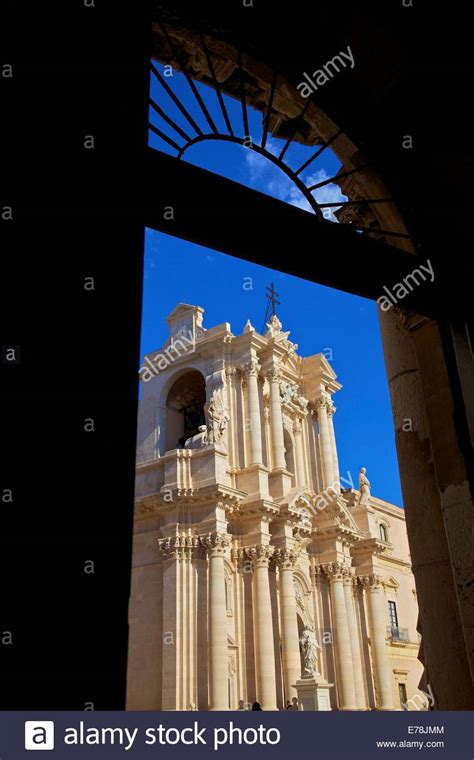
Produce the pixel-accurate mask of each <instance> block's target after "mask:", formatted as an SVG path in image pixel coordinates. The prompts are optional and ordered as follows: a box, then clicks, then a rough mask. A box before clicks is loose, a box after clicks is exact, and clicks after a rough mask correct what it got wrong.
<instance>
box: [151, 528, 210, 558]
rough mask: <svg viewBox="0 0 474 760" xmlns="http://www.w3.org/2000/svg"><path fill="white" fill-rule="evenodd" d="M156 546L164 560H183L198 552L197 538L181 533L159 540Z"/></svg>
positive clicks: (198, 543)
mask: <svg viewBox="0 0 474 760" xmlns="http://www.w3.org/2000/svg"><path fill="white" fill-rule="evenodd" d="M158 546H159V549H160V551H161V554H162V556H163V558H164V559H185V558H190V557H191V556H192V555H193V554H195V553H196V552H198V551H199V547H200V542H199V538H198V536H193V535H190V534H189V533H185V532H182V533H176V535H174V536H169V537H168V538H159V539H158Z"/></svg>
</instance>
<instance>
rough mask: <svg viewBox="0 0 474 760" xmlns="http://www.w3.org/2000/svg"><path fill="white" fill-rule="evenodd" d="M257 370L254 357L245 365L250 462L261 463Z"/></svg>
mask: <svg viewBox="0 0 474 760" xmlns="http://www.w3.org/2000/svg"><path fill="white" fill-rule="evenodd" d="M258 370H259V365H258V361H257V360H256V359H252V360H251V361H250V362H249V363H248V364H246V366H245V371H246V374H247V387H248V413H249V418H250V462H249V464H262V462H263V459H262V425H261V422H260V399H259V392H258Z"/></svg>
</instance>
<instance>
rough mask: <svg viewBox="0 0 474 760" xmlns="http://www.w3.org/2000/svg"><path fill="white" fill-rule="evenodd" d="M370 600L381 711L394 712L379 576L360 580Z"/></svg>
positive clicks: (383, 603)
mask: <svg viewBox="0 0 474 760" xmlns="http://www.w3.org/2000/svg"><path fill="white" fill-rule="evenodd" d="M360 582H361V583H362V586H363V587H364V588H365V589H366V590H367V592H368V593H367V596H368V598H369V615H370V636H371V643H372V657H373V664H374V671H375V672H374V677H375V686H376V689H377V702H378V705H377V706H378V708H379V710H393V709H394V706H393V691H392V669H391V667H390V663H389V661H388V652H387V644H386V632H387V625H388V616H387V609H386V606H385V594H384V590H383V586H382V579H381V578H380V577H379V576H378V575H364V576H363V577H361V578H360Z"/></svg>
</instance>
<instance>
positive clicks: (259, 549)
mask: <svg viewBox="0 0 474 760" xmlns="http://www.w3.org/2000/svg"><path fill="white" fill-rule="evenodd" d="M274 551H275V548H274V547H273V546H267V545H260V546H251V547H248V548H246V550H245V553H246V555H247V557H249V558H250V559H252V561H253V563H254V566H255V567H268V565H269V564H270V560H271V558H272V556H273V553H274Z"/></svg>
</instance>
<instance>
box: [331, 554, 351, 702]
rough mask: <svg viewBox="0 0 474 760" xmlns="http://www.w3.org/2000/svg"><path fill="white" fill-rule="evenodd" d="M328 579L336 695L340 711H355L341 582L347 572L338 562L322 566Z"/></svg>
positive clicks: (348, 639)
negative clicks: (333, 641)
mask: <svg viewBox="0 0 474 760" xmlns="http://www.w3.org/2000/svg"><path fill="white" fill-rule="evenodd" d="M323 569H324V572H325V573H326V575H327V576H328V578H329V579H330V594H331V608H332V619H333V637H334V638H335V644H336V646H335V654H336V668H337V673H338V676H339V678H338V682H337V685H338V695H339V709H340V710H356V709H357V705H356V696H355V685H354V669H353V665H352V651H351V642H350V634H349V626H348V622H347V609H346V598H345V595H344V586H343V580H344V577H345V576H346V575H347V574H348V572H349V570H348V568H347V567H345V566H344V565H341V564H340V563H339V562H331V563H329V564H328V565H324V566H323Z"/></svg>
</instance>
